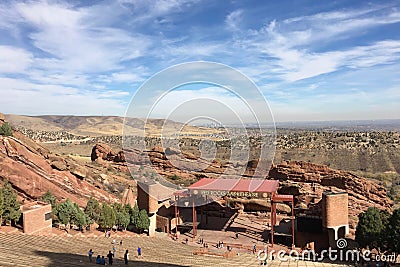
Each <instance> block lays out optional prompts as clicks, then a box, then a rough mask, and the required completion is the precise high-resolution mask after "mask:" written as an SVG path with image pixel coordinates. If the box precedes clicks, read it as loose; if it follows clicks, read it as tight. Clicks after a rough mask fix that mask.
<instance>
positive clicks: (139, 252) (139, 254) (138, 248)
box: [137, 247, 142, 257]
mask: <svg viewBox="0 0 400 267" xmlns="http://www.w3.org/2000/svg"><path fill="white" fill-rule="evenodd" d="M137 255H138V257H140V256H142V248H141V247H137Z"/></svg>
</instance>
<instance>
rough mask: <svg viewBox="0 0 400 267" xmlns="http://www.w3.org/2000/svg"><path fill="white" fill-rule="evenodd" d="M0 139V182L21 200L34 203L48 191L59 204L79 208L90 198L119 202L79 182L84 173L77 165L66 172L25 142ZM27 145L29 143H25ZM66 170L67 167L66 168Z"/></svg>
mask: <svg viewBox="0 0 400 267" xmlns="http://www.w3.org/2000/svg"><path fill="white" fill-rule="evenodd" d="M14 136H15V137H4V136H0V178H1V179H6V180H8V181H9V182H10V183H11V184H12V185H13V187H14V188H15V189H16V190H17V191H18V193H19V195H20V196H22V198H27V199H37V198H39V197H40V196H42V195H43V194H44V193H46V191H48V190H50V191H51V192H52V193H53V194H54V195H55V196H56V198H57V199H58V200H63V199H67V198H69V199H71V200H72V201H74V202H76V203H77V204H78V205H80V206H84V205H86V202H87V200H88V199H89V198H90V197H91V196H92V197H95V198H96V199H98V200H100V201H106V202H115V201H119V199H118V198H116V197H115V196H113V195H112V194H110V193H107V192H105V191H103V190H101V189H99V188H96V187H95V186H94V185H92V184H90V183H88V182H87V181H84V180H82V178H84V177H85V175H86V171H85V169H84V168H83V167H82V166H79V165H76V166H75V169H74V170H72V171H69V170H67V165H68V164H67V163H66V161H65V160H64V159H63V158H61V157H58V156H54V155H52V154H51V153H50V152H48V151H47V150H46V149H44V148H41V147H40V146H39V145H37V144H36V145H35V146H30V145H29V144H30V143H34V142H33V141H32V140H29V139H27V138H23V137H22V136H21V139H22V140H20V139H17V137H18V136H20V134H19V133H18V132H16V134H14ZM24 140H27V141H29V143H26V142H24ZM68 169H69V166H68Z"/></svg>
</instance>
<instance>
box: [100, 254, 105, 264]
mask: <svg viewBox="0 0 400 267" xmlns="http://www.w3.org/2000/svg"><path fill="white" fill-rule="evenodd" d="M100 264H101V265H106V259H105V258H104V256H101V263H100Z"/></svg>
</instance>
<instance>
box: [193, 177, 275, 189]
mask: <svg viewBox="0 0 400 267" xmlns="http://www.w3.org/2000/svg"><path fill="white" fill-rule="evenodd" d="M278 184H279V181H278V180H264V179H223V178H221V179H211V178H203V179H201V180H199V181H197V182H196V183H194V184H192V185H191V186H189V187H188V189H189V190H210V191H211V190H214V191H231V192H259V193H275V192H276V191H277V189H278Z"/></svg>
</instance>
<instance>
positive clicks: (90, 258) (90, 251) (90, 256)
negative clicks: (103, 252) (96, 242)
mask: <svg viewBox="0 0 400 267" xmlns="http://www.w3.org/2000/svg"><path fill="white" fill-rule="evenodd" d="M88 256H89V262H90V263H92V256H93V250H92V249H90V250H89V252H88Z"/></svg>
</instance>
